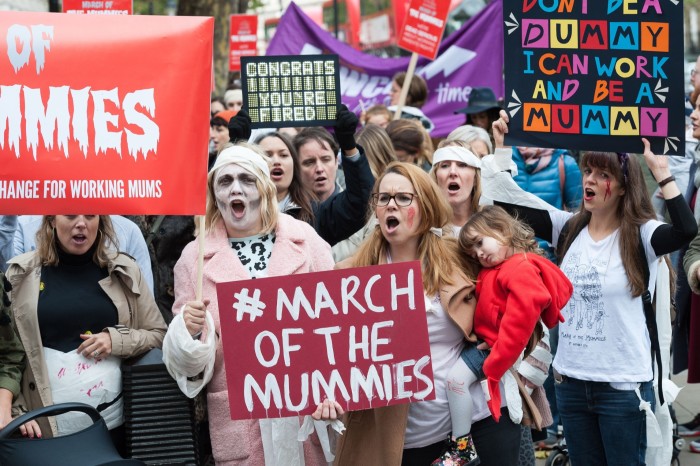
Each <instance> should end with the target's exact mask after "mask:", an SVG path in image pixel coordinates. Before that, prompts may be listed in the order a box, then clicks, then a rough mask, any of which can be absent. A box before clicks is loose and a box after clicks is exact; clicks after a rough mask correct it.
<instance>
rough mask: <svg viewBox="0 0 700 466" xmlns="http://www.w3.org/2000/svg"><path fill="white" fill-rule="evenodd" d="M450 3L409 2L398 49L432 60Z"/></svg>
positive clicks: (440, 1)
mask: <svg viewBox="0 0 700 466" xmlns="http://www.w3.org/2000/svg"><path fill="white" fill-rule="evenodd" d="M449 9H450V2H447V1H444V0H411V3H410V5H409V6H408V11H407V13H406V17H405V18H406V19H405V22H404V24H403V28H402V29H401V34H399V42H398V45H399V47H402V48H404V49H406V50H410V51H411V52H415V53H417V54H419V55H423V56H424V57H427V58H430V59H431V60H434V59H435V57H436V56H437V52H438V47H439V46H440V41H441V40H442V33H443V31H444V30H445V24H446V22H447V13H448V12H449Z"/></svg>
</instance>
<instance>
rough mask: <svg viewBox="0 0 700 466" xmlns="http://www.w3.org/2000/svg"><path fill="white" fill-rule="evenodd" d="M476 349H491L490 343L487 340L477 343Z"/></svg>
mask: <svg viewBox="0 0 700 466" xmlns="http://www.w3.org/2000/svg"><path fill="white" fill-rule="evenodd" d="M476 349H478V350H481V351H484V350H490V349H491V347H490V346H489V344H488V343H486V342H485V341H482V342H481V343H479V344H478V345H476Z"/></svg>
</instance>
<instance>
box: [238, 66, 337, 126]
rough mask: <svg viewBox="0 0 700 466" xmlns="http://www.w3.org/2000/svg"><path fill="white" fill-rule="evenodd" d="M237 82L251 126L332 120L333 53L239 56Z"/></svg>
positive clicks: (321, 123)
mask: <svg viewBox="0 0 700 466" xmlns="http://www.w3.org/2000/svg"><path fill="white" fill-rule="evenodd" d="M241 82H242V84H243V86H242V87H243V106H244V107H245V108H247V109H248V115H250V120H251V127H252V128H281V127H285V126H332V125H333V124H335V118H336V113H337V110H338V104H339V103H340V75H339V64H338V56H337V55H302V56H296V55H289V56H268V57H241Z"/></svg>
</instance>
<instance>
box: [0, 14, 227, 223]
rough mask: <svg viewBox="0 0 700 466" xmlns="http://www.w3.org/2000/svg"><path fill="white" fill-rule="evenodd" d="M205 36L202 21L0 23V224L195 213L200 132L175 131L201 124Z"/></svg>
mask: <svg viewBox="0 0 700 466" xmlns="http://www.w3.org/2000/svg"><path fill="white" fill-rule="evenodd" d="M125 30H128V31H130V32H129V34H128V35H124V34H123V31H125ZM212 30H213V20H212V19H211V18H184V17H152V16H150V17H147V16H129V15H101V14H99V15H98V14H94V15H93V14H88V15H76V14H45V13H23V12H6V13H5V14H3V15H0V50H2V52H0V214H55V213H70V212H73V213H75V212H89V213H95V214H180V215H190V214H200V213H203V212H204V207H205V192H206V157H207V156H206V151H203V150H202V149H201V148H202V147H206V144H207V130H206V125H207V123H206V121H204V122H203V123H199V124H201V128H200V129H201V131H199V130H196V129H195V130H192V131H182V126H181V123H182V119H183V118H190V117H191V119H192V121H195V123H193V124H194V125H195V128H196V126H197V124H198V123H196V122H197V121H198V120H197V119H196V118H195V117H194V116H195V115H198V114H206V112H207V110H206V109H207V105H208V104H207V102H206V101H207V99H208V96H209V91H210V86H211V58H208V59H205V60H204V62H202V61H201V57H203V56H210V55H211V53H210V50H211V42H212V38H211V37H210V36H211V34H212ZM164 40H166V41H167V43H168V44H169V46H168V47H164V46H163V41H164ZM106 50H108V51H109V53H106V52H105V51H106ZM196 60H199V62H198V63H200V64H201V66H198V67H197V68H196V70H195V71H192V70H191V69H190V67H189V64H191V63H192V62H193V61H196ZM86 63H88V64H89V66H86ZM205 120H206V119H205Z"/></svg>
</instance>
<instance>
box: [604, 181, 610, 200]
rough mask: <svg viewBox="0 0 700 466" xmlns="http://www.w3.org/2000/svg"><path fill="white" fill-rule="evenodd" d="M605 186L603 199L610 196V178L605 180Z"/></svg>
mask: <svg viewBox="0 0 700 466" xmlns="http://www.w3.org/2000/svg"><path fill="white" fill-rule="evenodd" d="M606 185H607V186H606V188H605V197H604V198H603V201H607V200H608V196H612V191H610V180H608V181H607V182H606Z"/></svg>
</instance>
